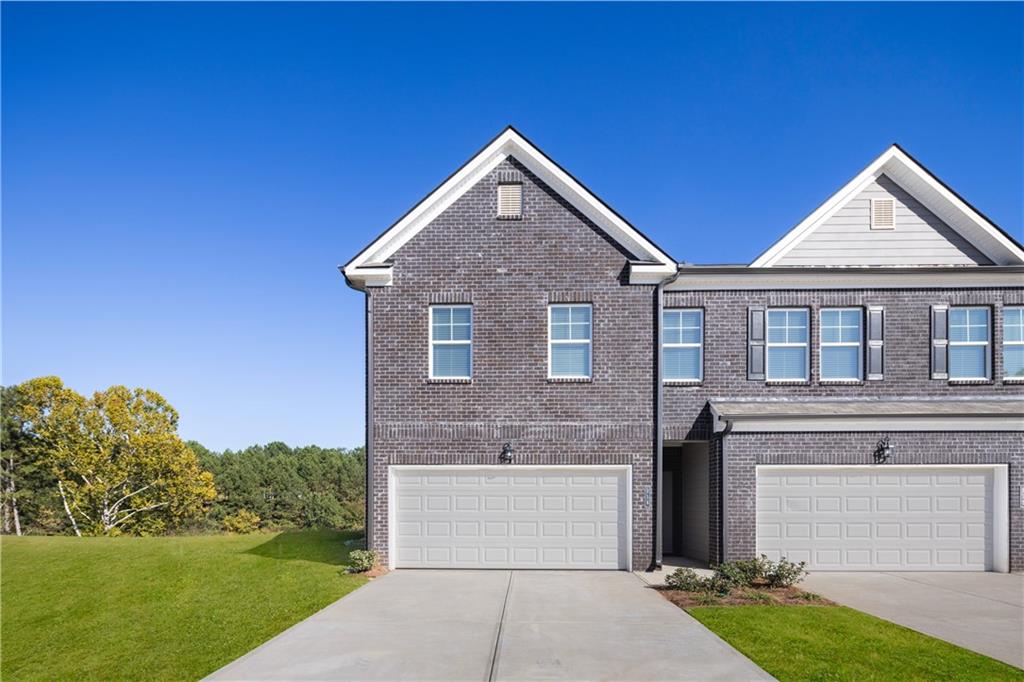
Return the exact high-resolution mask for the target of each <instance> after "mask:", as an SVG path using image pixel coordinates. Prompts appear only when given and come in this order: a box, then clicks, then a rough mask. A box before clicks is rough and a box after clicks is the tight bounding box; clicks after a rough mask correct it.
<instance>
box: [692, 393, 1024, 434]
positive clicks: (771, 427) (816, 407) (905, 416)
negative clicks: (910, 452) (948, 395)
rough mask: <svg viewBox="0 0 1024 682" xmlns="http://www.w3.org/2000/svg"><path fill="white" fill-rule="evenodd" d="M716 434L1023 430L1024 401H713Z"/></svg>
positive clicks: (1014, 399)
mask: <svg viewBox="0 0 1024 682" xmlns="http://www.w3.org/2000/svg"><path fill="white" fill-rule="evenodd" d="M709 404H710V407H711V415H712V418H713V420H714V430H715V432H716V433H718V432H722V431H724V430H725V429H726V426H727V425H728V424H731V426H732V427H731V431H732V432H733V433H754V432H766V431H774V432H796V431H801V432H816V431H1024V399H1016V398H1013V399H1000V400H992V399H970V398H968V399H952V400H950V399H946V400H815V401H802V400H801V401H797V400H729V399H720V400H711V401H710V403H709Z"/></svg>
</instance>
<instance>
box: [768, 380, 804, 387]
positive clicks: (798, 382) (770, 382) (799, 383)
mask: <svg viewBox="0 0 1024 682" xmlns="http://www.w3.org/2000/svg"><path fill="white" fill-rule="evenodd" d="M764 383H765V384H767V385H768V386H810V385H811V382H810V381H809V380H807V379H767V380H766V381H765V382H764Z"/></svg>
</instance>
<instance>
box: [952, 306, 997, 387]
mask: <svg viewBox="0 0 1024 682" xmlns="http://www.w3.org/2000/svg"><path fill="white" fill-rule="evenodd" d="M990 317H991V315H990V313H989V309H988V308H983V307H978V308H956V307H954V308H950V309H949V350H948V352H949V379H950V381H972V380H984V379H988V378H990V376H991V373H990V372H989V367H991V365H992V358H991V350H992V343H991V331H992V325H991V320H990Z"/></svg>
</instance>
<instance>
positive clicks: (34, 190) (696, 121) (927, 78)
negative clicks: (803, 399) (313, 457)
mask: <svg viewBox="0 0 1024 682" xmlns="http://www.w3.org/2000/svg"><path fill="white" fill-rule="evenodd" d="M2 14H3V16H2V20H3V29H2V30H3V35H2V38H3V48H2V49H3V54H2V57H3V71H2V76H3V93H2V94H3V102H2V114H3V129H2V132H3V156H2V162H3V170H2V189H3V382H4V383H15V382H18V381H22V380H24V379H27V378H29V377H32V376H37V375H42V374H57V375H60V376H61V377H63V378H64V380H65V381H66V382H67V383H69V384H70V385H71V386H73V387H75V388H76V389H78V390H80V391H83V392H86V391H93V390H96V389H99V388H104V387H106V386H108V385H111V384H115V383H121V384H127V385H131V386H135V385H141V386H147V387H151V388H154V389H156V390H158V391H160V392H161V393H163V394H164V395H165V396H166V397H167V398H168V399H169V400H170V401H171V402H172V404H174V405H175V406H176V407H177V408H178V410H179V411H180V412H181V432H182V434H183V435H184V436H185V437H187V438H195V439H198V440H200V441H202V442H203V443H205V444H206V445H207V446H209V447H213V448H217V449H221V448H225V447H231V448H239V447H244V446H246V445H248V444H251V443H256V442H266V441H270V440H284V441H286V442H288V443H290V444H295V445H298V444H306V443H316V444H321V445H343V446H355V445H358V444H361V443H362V439H363V431H362V429H363V317H362V313H363V300H362V295H360V294H358V293H356V292H354V291H352V290H350V289H348V288H346V287H345V285H344V282H343V280H342V277H341V275H339V274H338V272H337V270H336V266H337V265H338V264H339V263H344V262H345V261H347V260H348V259H349V258H350V257H351V256H352V255H354V254H355V253H356V252H357V251H358V250H359V249H360V248H361V247H362V246H364V245H365V244H366V243H367V242H368V241H369V240H370V239H372V238H373V237H374V236H376V235H377V233H379V232H380V231H381V230H382V229H383V228H385V227H387V226H388V225H390V224H391V223H392V222H393V221H394V220H395V219H396V218H398V217H399V216H400V215H401V214H402V213H404V212H405V211H406V210H407V209H408V208H410V207H411V206H412V204H413V203H415V202H416V201H417V200H418V199H419V198H420V197H421V196H423V195H424V194H425V193H426V192H427V191H429V190H430V189H432V188H433V187H434V185H436V184H437V183H438V182H440V181H441V180H442V179H444V178H445V177H446V176H447V175H448V174H449V173H450V172H452V171H453V170H454V169H455V168H456V167H457V166H458V165H459V164H461V163H462V162H463V161H464V160H466V158H467V157H468V156H469V155H470V154H472V153H473V152H474V151H476V150H477V149H478V148H479V147H480V146H481V145H482V144H484V143H485V142H486V141H488V140H489V139H490V138H491V137H492V136H493V135H494V134H496V133H497V132H498V131H499V130H500V129H501V128H502V127H503V126H504V125H505V124H507V123H512V124H514V125H516V126H517V127H518V128H519V129H520V130H521V131H522V132H523V133H525V134H526V135H527V136H528V137H530V138H531V139H532V140H533V141H534V142H536V143H537V144H538V145H540V146H541V148H543V149H544V150H545V151H546V152H547V153H548V154H550V155H551V156H552V157H553V158H555V159H556V160H557V161H558V162H559V163H561V164H562V165H563V166H565V167H566V168H568V169H569V170H570V171H571V172H573V173H574V174H575V175H576V176H577V177H578V178H580V179H581V180H582V181H583V182H585V183H586V184H587V185H588V186H589V187H591V188H592V189H593V190H594V191H596V192H597V193H598V194H599V195H600V196H601V197H602V198H604V199H605V200H606V201H607V202H609V203H610V204H611V205H612V206H614V207H615V208H616V209H617V210H618V211H619V212H620V213H622V214H623V215H624V216H626V217H627V218H628V219H629V220H630V221H632V222H633V223H634V224H635V225H637V226H638V227H640V229H641V230H643V231H644V232H645V233H646V234H648V235H649V236H650V237H651V238H653V239H654V240H655V241H656V242H658V243H659V244H660V245H661V246H662V247H663V248H665V249H666V250H668V251H669V253H671V254H672V255H673V256H675V257H676V258H678V259H684V260H688V261H691V262H710V263H715V262H747V261H749V260H751V259H752V258H753V257H755V256H756V255H757V254H758V253H759V252H760V251H761V250H763V249H764V248H765V247H767V246H768V245H769V244H771V242H772V241H773V240H774V239H776V238H777V237H779V236H780V235H781V234H782V233H783V232H784V231H785V230H787V229H788V228H790V227H791V226H792V225H794V224H795V223H796V222H798V221H799V220H800V219H801V218H802V217H803V216H804V215H806V214H807V213H808V212H810V211H811V210H812V209H813V208H814V207H815V206H816V205H817V204H818V203H820V202H821V201H822V200H824V199H825V198H826V197H827V196H828V195H829V194H831V192H833V191H834V190H835V189H837V188H838V187H839V186H840V185H842V184H843V183H844V182H845V181H846V180H848V179H849V178H850V177H852V176H853V175H854V174H855V173H856V172H857V171H859V170H860V169H861V168H862V167H863V166H864V165H866V164H867V163H868V162H869V161H871V159H872V158H874V156H876V155H877V154H878V153H880V152H881V151H882V150H883V149H884V148H885V147H886V146H887V145H888V144H889V143H891V142H894V141H898V142H900V143H901V144H902V145H904V147H905V148H906V149H908V150H909V151H910V152H911V153H912V154H914V155H915V156H916V157H917V158H918V159H919V160H921V161H922V162H923V163H924V164H925V165H927V166H929V167H930V168H931V169H932V170H933V171H934V172H936V173H937V174H938V175H939V176H940V177H942V178H943V179H944V180H945V181H946V182H948V183H949V184H951V185H952V186H953V187H954V188H955V189H957V190H958V191H959V192H960V193H961V194H963V195H964V196H965V197H966V198H967V199H968V200H969V201H971V202H972V203H974V204H975V205H976V206H978V207H979V208H980V209H981V210H982V211H984V212H985V213H987V214H988V215H989V216H990V217H991V218H992V219H993V220H995V221H996V222H997V223H999V224H1000V225H1002V226H1003V227H1004V228H1005V229H1006V230H1008V231H1009V232H1011V233H1012V234H1014V235H1015V236H1017V237H1018V239H1020V238H1021V237H1022V236H1024V235H1022V205H1024V199H1022V186H1024V169H1022V165H1024V163H1022V149H1024V140H1022V128H1024V110H1022V109H1024V106H1022V97H1024V95H1022V93H1024V84H1022V54H1024V46H1022V38H1021V36H1022V29H1021V27H1022V25H1024V11H1022V5H1021V4H1001V5H970V6H968V5H953V4H936V5H931V4H921V3H911V4H900V5H864V4H838V5H812V4H799V3H798V4H789V5H775V6H773V5H738V4H731V5H712V4H698V5H668V4H657V5H611V4H601V5H586V4H571V5H515V6H510V5H498V4H487V5H469V4H456V5H426V4H417V5H399V4H383V5H355V4H303V5H278V4H255V5H250V4H242V3H229V4H216V5H214V4H196V3H178V4H165V5H159V4H107V5H90V4H69V5H58V4H50V5H40V4H11V3H5V4H4V5H3V7H2Z"/></svg>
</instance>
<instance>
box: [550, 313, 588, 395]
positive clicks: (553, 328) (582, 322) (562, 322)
mask: <svg viewBox="0 0 1024 682" xmlns="http://www.w3.org/2000/svg"><path fill="white" fill-rule="evenodd" d="M592 313H593V309H592V308H591V306H590V304H584V303H573V304H568V305H566V304H558V305H550V306H548V377H549V378H551V379H589V378H590V373H591V366H592V358H591V335H592V334H591V332H592V328H593V325H592V323H591V320H592Z"/></svg>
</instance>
